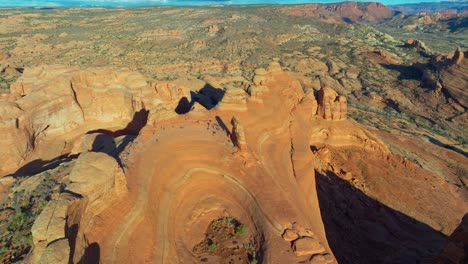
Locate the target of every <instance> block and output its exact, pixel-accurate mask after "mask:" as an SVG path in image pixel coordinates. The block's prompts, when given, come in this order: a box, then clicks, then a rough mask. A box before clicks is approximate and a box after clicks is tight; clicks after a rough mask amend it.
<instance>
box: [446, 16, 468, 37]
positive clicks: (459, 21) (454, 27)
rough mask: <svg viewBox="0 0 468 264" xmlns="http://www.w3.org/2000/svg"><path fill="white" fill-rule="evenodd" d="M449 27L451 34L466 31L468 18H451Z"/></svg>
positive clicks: (448, 23)
mask: <svg viewBox="0 0 468 264" xmlns="http://www.w3.org/2000/svg"><path fill="white" fill-rule="evenodd" d="M447 25H448V28H449V30H450V32H452V33H453V32H457V31H459V30H460V31H461V30H465V29H466V28H468V17H467V16H465V17H463V18H459V17H454V18H450V19H448V22H447Z"/></svg>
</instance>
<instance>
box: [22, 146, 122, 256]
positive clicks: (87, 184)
mask: <svg viewBox="0 0 468 264" xmlns="http://www.w3.org/2000/svg"><path fill="white" fill-rule="evenodd" d="M69 177H70V181H71V184H70V185H69V186H68V187H67V189H68V191H69V193H62V194H61V195H60V196H59V197H58V198H57V199H56V200H52V201H50V202H49V203H48V204H47V206H46V207H45V209H44V210H43V211H42V213H41V214H40V215H39V217H38V218H37V219H36V220H35V222H34V225H33V227H32V229H31V232H32V238H33V244H34V248H33V250H32V252H30V254H29V256H28V258H27V259H26V263H41V264H42V263H43V264H46V263H64V264H65V263H70V262H71V261H72V260H73V259H72V258H73V257H74V256H73V255H72V256H70V252H74V253H75V257H76V260H75V261H74V263H76V262H77V260H79V259H80V258H81V257H82V256H83V255H84V254H85V252H84V251H85V249H86V247H87V244H86V239H85V237H84V233H85V232H86V230H87V229H89V228H91V227H92V226H93V221H92V219H93V218H94V216H95V215H97V214H99V213H100V212H102V211H103V210H104V209H106V207H107V206H109V205H110V203H111V201H112V200H114V199H116V198H118V197H120V196H122V195H124V194H125V193H126V192H127V185H126V179H125V175H124V174H123V171H122V169H121V168H120V166H119V165H118V164H117V161H116V160H115V159H114V158H113V157H110V156H108V155H107V154H104V153H97V152H87V153H83V154H81V155H80V156H79V158H78V159H77V161H76V163H75V165H74V167H73V169H72V170H71V173H70V176H69ZM70 245H71V246H74V248H70Z"/></svg>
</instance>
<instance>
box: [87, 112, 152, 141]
mask: <svg viewBox="0 0 468 264" xmlns="http://www.w3.org/2000/svg"><path fill="white" fill-rule="evenodd" d="M148 115H149V110H146V109H141V110H140V111H138V112H135V113H134V114H133V118H132V121H130V123H128V125H127V126H126V127H125V128H123V129H119V130H117V131H111V130H107V129H95V130H91V131H88V133H86V134H93V133H102V134H106V135H109V136H112V137H114V138H115V137H120V136H123V135H135V136H136V135H138V133H140V130H141V129H142V128H143V127H144V126H146V124H147V123H148Z"/></svg>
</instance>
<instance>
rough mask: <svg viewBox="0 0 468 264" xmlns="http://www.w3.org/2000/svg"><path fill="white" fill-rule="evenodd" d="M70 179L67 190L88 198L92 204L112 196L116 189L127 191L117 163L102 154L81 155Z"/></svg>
mask: <svg viewBox="0 0 468 264" xmlns="http://www.w3.org/2000/svg"><path fill="white" fill-rule="evenodd" d="M69 178H70V181H71V184H70V185H69V186H68V187H67V190H69V191H71V192H74V193H77V194H80V195H82V196H86V197H88V199H89V202H90V203H92V202H94V201H96V200H98V199H100V198H103V197H105V196H106V195H108V194H111V191H113V190H114V188H115V189H116V190H124V189H126V187H125V176H124V175H123V172H122V170H121V168H120V167H119V164H118V163H117V161H116V160H115V159H114V158H113V157H111V156H109V155H107V154H105V153H100V152H86V153H83V154H81V155H80V156H79V157H78V159H77V160H76V164H75V167H74V168H73V170H72V171H71V172H70V176H69ZM116 183H117V184H118V185H116Z"/></svg>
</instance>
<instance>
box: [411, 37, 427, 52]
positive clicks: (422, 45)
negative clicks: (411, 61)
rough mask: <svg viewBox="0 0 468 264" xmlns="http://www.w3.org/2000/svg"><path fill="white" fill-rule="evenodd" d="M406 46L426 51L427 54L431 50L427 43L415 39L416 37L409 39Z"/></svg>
mask: <svg viewBox="0 0 468 264" xmlns="http://www.w3.org/2000/svg"><path fill="white" fill-rule="evenodd" d="M405 47H409V48H413V49H416V50H417V51H419V52H422V53H425V54H430V53H431V50H430V49H429V48H428V47H427V46H426V44H425V43H423V42H422V41H420V40H417V39H416V40H415V39H411V38H410V39H408V40H407V41H406V42H405Z"/></svg>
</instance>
